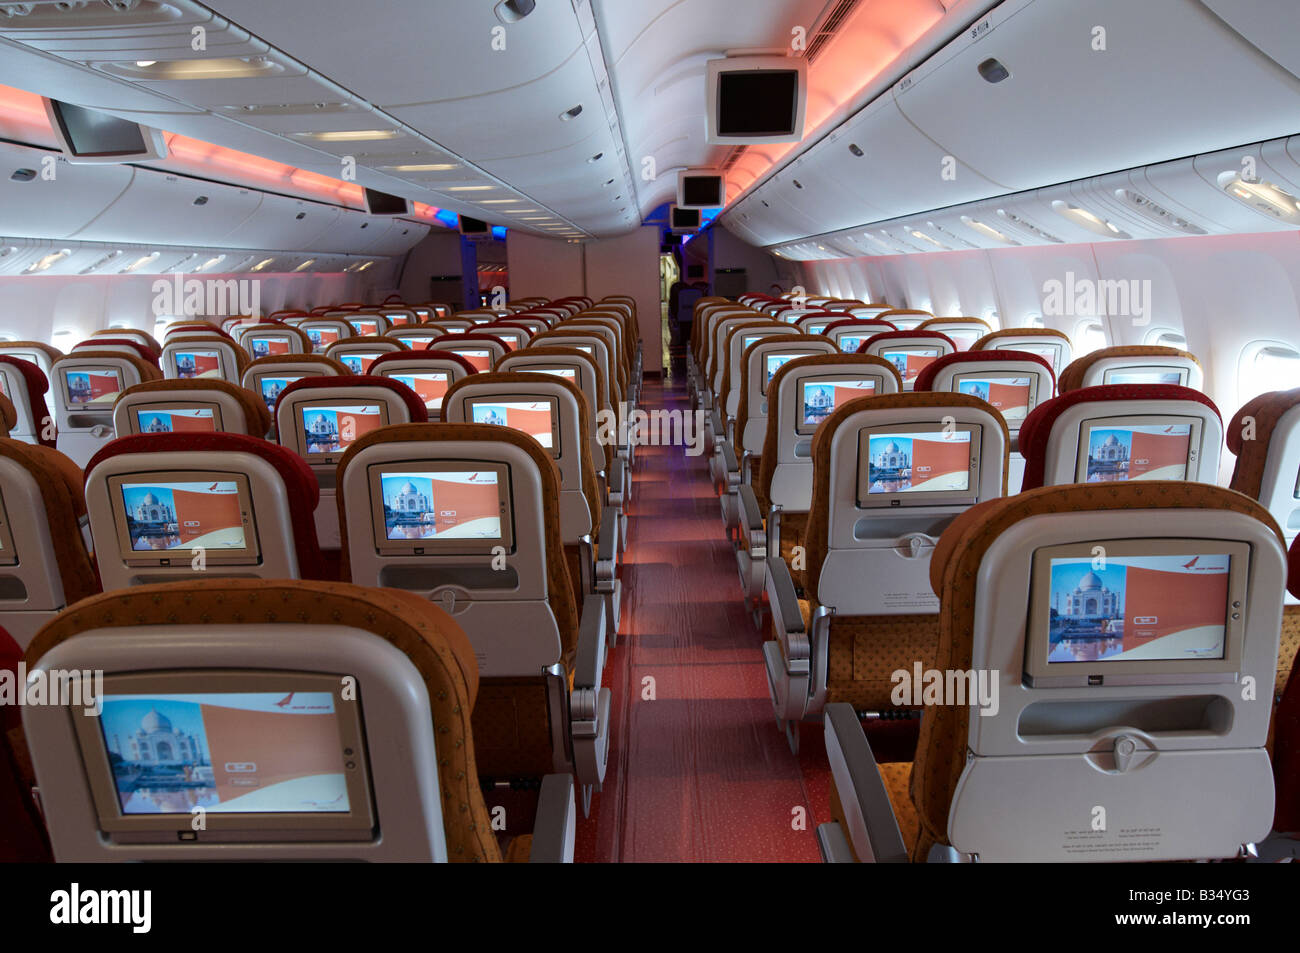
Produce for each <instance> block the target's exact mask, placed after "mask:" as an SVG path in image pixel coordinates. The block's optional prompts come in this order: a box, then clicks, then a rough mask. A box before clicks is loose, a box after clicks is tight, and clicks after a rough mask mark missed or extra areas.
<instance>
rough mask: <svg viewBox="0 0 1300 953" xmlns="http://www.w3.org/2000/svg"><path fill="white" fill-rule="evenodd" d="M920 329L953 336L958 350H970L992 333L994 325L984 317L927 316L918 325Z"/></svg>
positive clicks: (917, 328)
mask: <svg viewBox="0 0 1300 953" xmlns="http://www.w3.org/2000/svg"><path fill="white" fill-rule="evenodd" d="M916 330H918V331H938V332H939V333H940V334H946V335H948V337H950V338H952V342H953V344H955V345H957V350H959V351H966V350H969V349H970V347H971V345H973V344H974V343H975V342H976V341H978V340H979V339H980V338H982V337H984V336H985V335H987V334H990V333H992V331H993V325H991V324H989V323H988V322H987V321H985V320H983V319H982V318H964V317H963V318H926V319H925V320H924V321H922V322H921V323H920V324H918V325H917V326H916Z"/></svg>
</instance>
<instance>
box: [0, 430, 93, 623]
mask: <svg viewBox="0 0 1300 953" xmlns="http://www.w3.org/2000/svg"><path fill="white" fill-rule="evenodd" d="M0 457H5V458H7V459H9V460H12V461H14V462H15V463H17V464H18V465H19V466H20V467H22V468H23V469H24V470H26V471H27V472H28V473H30V474H31V475H32V479H33V480H35V481H36V486H37V488H38V490H39V491H40V494H41V499H42V501H43V502H44V503H45V517H46V521H47V523H48V524H49V527H50V543H51V545H52V546H53V547H54V560H55V563H56V564H57V565H58V567H59V575H60V577H61V578H62V581H63V594H64V597H65V598H66V599H67V600H68V602H69V603H71V602H74V601H76V600H77V599H84V598H85V597H86V596H88V595H91V594H92V593H96V592H99V576H98V574H97V573H96V571H95V566H94V564H93V563H92V561H91V559H90V554H89V553H87V552H86V547H85V544H84V543H83V542H82V536H81V526H80V523H79V521H80V520H81V518H82V517H84V516H85V515H86V494H85V490H84V489H83V484H82V475H81V471H80V470H79V469H77V465H76V464H75V463H73V462H72V461H71V460H69V459H68V458H67V457H65V456H64V455H63V454H61V453H59V451H57V450H55V449H53V448H52V447H42V446H35V445H33V444H29V443H23V442H21V441H18V440H9V439H0Z"/></svg>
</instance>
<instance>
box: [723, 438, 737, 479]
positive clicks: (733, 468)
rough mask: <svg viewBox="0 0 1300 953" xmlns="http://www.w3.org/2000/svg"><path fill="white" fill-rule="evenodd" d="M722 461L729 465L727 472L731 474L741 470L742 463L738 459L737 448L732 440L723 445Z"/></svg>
mask: <svg viewBox="0 0 1300 953" xmlns="http://www.w3.org/2000/svg"><path fill="white" fill-rule="evenodd" d="M722 462H723V463H724V464H725V465H726V467H727V473H729V474H731V473H739V472H740V464H739V462H737V460H736V448H735V446H734V445H733V444H731V443H730V442H728V443H724V444H723V445H722ZM728 482H730V481H728Z"/></svg>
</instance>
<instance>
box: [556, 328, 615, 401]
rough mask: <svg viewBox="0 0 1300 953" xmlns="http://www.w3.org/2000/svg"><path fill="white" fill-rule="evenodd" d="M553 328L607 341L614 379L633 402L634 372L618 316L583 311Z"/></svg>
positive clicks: (606, 345)
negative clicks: (590, 313)
mask: <svg viewBox="0 0 1300 953" xmlns="http://www.w3.org/2000/svg"><path fill="white" fill-rule="evenodd" d="M551 330H552V331H563V332H566V333H575V332H577V333H581V334H587V333H591V334H596V335H599V336H600V337H601V338H602V339H603V340H604V341H605V348H606V350H607V351H608V352H609V361H610V368H611V370H612V372H613V374H614V377H613V381H615V382H616V383H617V384H618V389H619V392H620V393H621V394H622V395H623V400H625V401H627V402H628V404H629V405H632V404H633V396H634V395H633V394H632V372H631V367H630V365H629V362H628V359H627V351H626V349H625V347H624V345H623V340H622V333H621V332H622V327H621V325H619V323H618V319H617V318H615V317H613V316H612V315H606V316H603V317H600V316H596V317H590V316H589V313H588V312H583V313H582V314H580V315H578V316H577V317H573V318H569V319H568V320H567V321H561V322H560V323H559V324H556V325H554V326H552V328H551Z"/></svg>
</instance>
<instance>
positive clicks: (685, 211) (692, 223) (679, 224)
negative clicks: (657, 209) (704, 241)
mask: <svg viewBox="0 0 1300 953" xmlns="http://www.w3.org/2000/svg"><path fill="white" fill-rule="evenodd" d="M700 222H701V216H700V210H699V209H697V208H678V207H677V206H676V205H674V206H673V207H672V210H671V211H670V213H669V223H670V224H669V227H670V228H671V229H672V230H673V232H674V234H677V235H685V234H687V233H689V232H696V231H699V229H700Z"/></svg>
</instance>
